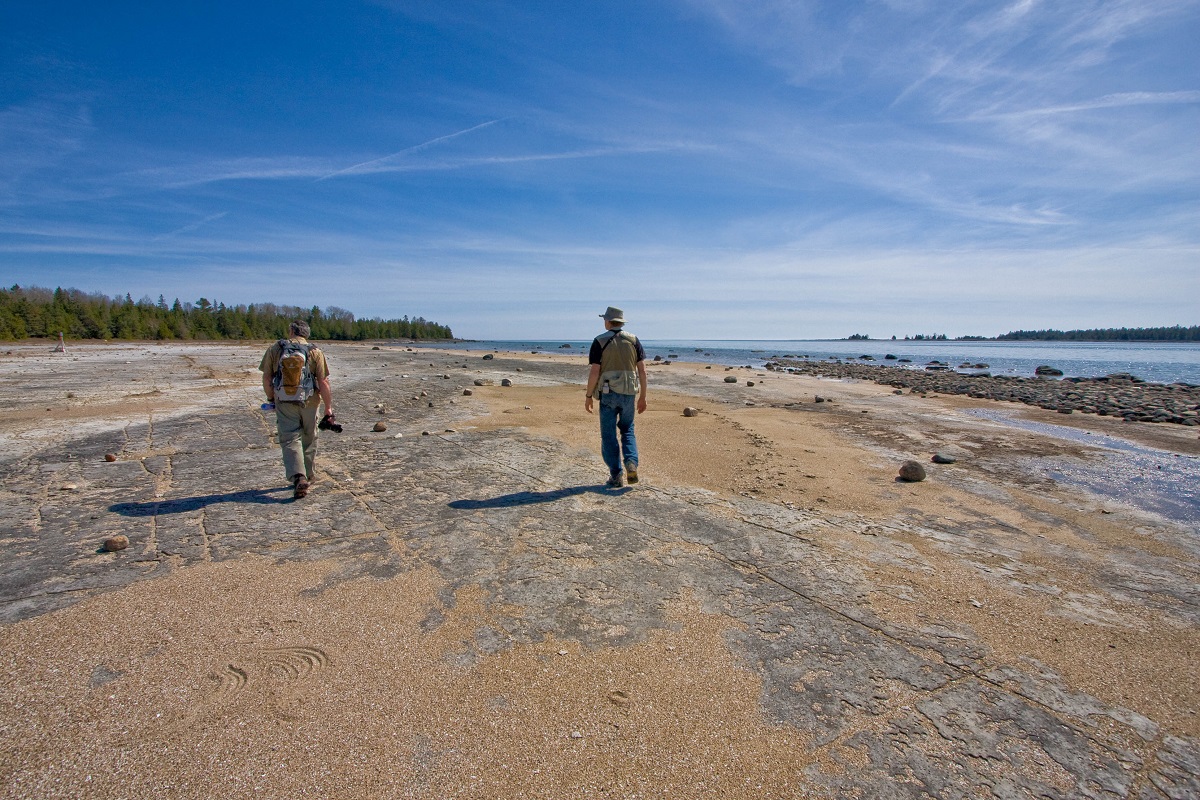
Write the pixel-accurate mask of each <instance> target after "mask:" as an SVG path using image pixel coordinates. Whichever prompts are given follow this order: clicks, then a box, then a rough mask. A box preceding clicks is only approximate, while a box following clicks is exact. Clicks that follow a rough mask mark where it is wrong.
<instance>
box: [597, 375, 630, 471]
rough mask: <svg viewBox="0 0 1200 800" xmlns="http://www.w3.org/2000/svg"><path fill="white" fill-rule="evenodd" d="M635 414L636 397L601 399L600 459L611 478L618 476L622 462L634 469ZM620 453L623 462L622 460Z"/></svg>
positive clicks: (610, 394)
mask: <svg viewBox="0 0 1200 800" xmlns="http://www.w3.org/2000/svg"><path fill="white" fill-rule="evenodd" d="M635 414H637V395H632V394H617V393H616V392H609V393H608V394H601V395H600V455H601V456H602V457H603V458H604V463H605V464H606V465H608V472H609V474H610V475H618V474H619V473H620V472H621V470H622V468H623V465H624V463H625V462H629V463H631V464H633V465H634V467H637V463H638V452H637V439H635V438H634V435H633V418H634V415H635ZM618 432H619V433H620V440H619V441H618V438H617V434H618ZM622 452H624V456H625V457H624V458H622V457H621V456H622Z"/></svg>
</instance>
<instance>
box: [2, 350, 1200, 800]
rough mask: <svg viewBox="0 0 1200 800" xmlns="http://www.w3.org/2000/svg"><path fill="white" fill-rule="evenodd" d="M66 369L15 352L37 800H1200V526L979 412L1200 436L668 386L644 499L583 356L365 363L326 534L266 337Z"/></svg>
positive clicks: (328, 447)
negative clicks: (610, 466)
mask: <svg viewBox="0 0 1200 800" xmlns="http://www.w3.org/2000/svg"><path fill="white" fill-rule="evenodd" d="M51 346H52V345H51V344H48V343H41V342H38V343H32V344H31V343H21V344H12V345H8V346H6V347H0V353H4V354H3V355H0V380H2V385H3V387H4V390H3V391H4V396H5V399H6V405H7V406H8V409H7V411H6V414H5V415H4V417H3V418H0V442H2V444H3V447H2V448H0V460H2V464H3V469H4V475H5V478H4V481H3V486H2V488H0V498H2V499H3V503H0V543H2V545H3V550H2V552H3V554H4V556H5V557H4V559H3V567H2V568H0V569H2V570H3V571H2V572H0V667H2V669H3V672H4V675H5V684H6V691H5V692H3V694H2V695H0V743H2V745H3V746H2V748H0V797H4V798H18V797H20V798H48V797H89V798H121V797H178V798H192V797H195V798H201V797H203V798H210V797H228V798H241V797H278V798H295V797H324V798H329V797H339V798H341V797H345V798H385V797H386V798H393V797H411V798H447V797H464V798H579V797H611V798H629V797H669V798H693V797H695V798H701V797H730V798H742V797H747V798H749V797H756V798H761V797H769V798H780V797H830V798H840V797H896V798H911V797H938V798H943V797H945V798H951V797H955V798H956V797H1085V796H1086V797H1138V798H1154V797H1163V798H1175V797H1195V796H1200V719H1198V716H1197V711H1198V709H1200V680H1198V678H1200V675H1198V672H1200V670H1198V668H1197V664H1198V663H1200V594H1198V592H1197V586H1200V558H1198V556H1200V530H1197V528H1196V526H1195V525H1192V524H1189V523H1186V522H1173V521H1171V520H1168V519H1163V518H1160V517H1157V516H1155V515H1153V514H1150V513H1148V512H1145V511H1141V510H1138V508H1136V507H1135V506H1133V505H1131V504H1129V503H1126V502H1122V501H1121V493H1120V491H1119V490H1118V488H1117V487H1119V486H1120V485H1121V484H1122V482H1123V481H1127V480H1128V478H1129V477H1130V476H1129V475H1127V474H1123V473H1122V472H1121V471H1120V469H1118V468H1116V467H1114V468H1113V469H1112V475H1111V478H1112V481H1113V484H1114V491H1113V492H1112V493H1111V494H1109V495H1107V496H1101V495H1096V494H1092V493H1089V492H1087V491H1085V490H1083V489H1082V488H1079V487H1076V486H1074V485H1072V484H1071V483H1070V482H1067V481H1064V480H1059V479H1056V478H1055V477H1054V474H1055V471H1054V469H1053V468H1048V467H1047V465H1051V467H1052V466H1053V465H1055V464H1062V465H1066V466H1064V469H1068V468H1069V466H1070V465H1071V464H1088V465H1091V467H1092V468H1097V469H1101V470H1103V469H1104V463H1105V461H1104V459H1105V456H1104V454H1103V451H1102V450H1101V449H1100V448H1098V447H1096V446H1092V445H1090V444H1089V443H1087V442H1086V441H1081V440H1079V439H1076V440H1068V439H1063V438H1058V437H1055V436H1050V435H1046V434H1045V433H1042V432H1039V431H1038V430H1035V429H1029V428H1023V427H1021V426H1020V425H1015V424H1005V423H1004V422H1003V421H998V420H996V419H993V418H991V417H988V416H986V415H985V416H981V415H979V414H977V413H975V412H977V411H978V410H980V409H986V410H988V411H989V412H994V411H996V410H997V409H1000V410H1002V411H1003V413H1004V414H1006V415H1011V416H1012V417H1013V418H1014V419H1015V420H1017V421H1028V422H1031V423H1040V424H1045V425H1055V426H1070V427H1072V428H1074V429H1076V430H1078V431H1081V432H1083V433H1084V434H1089V435H1092V436H1094V437H1096V439H1097V440H1100V439H1102V438H1108V437H1112V438H1118V439H1121V440H1122V441H1129V442H1132V443H1136V444H1139V445H1142V446H1145V447H1151V448H1156V449H1158V450H1161V451H1164V453H1165V456H1164V457H1166V458H1174V459H1177V460H1178V462H1179V463H1180V464H1183V465H1184V467H1185V469H1188V470H1192V471H1193V473H1194V472H1196V467H1195V466H1194V465H1195V464H1196V463H1197V459H1198V457H1200V440H1198V439H1197V435H1196V434H1197V431H1196V429H1195V428H1188V427H1183V426H1178V425H1169V426H1164V425H1153V424H1150V423H1142V422H1125V421H1123V420H1121V419H1114V418H1105V417H1096V416H1082V415H1072V416H1070V417H1066V416H1064V415H1061V414H1056V413H1054V412H1052V411H1048V410H1044V409H1039V408H1036V407H1026V406H1018V405H1016V404H1005V403H996V402H993V401H985V400H978V399H972V398H969V397H964V396H953V397H949V396H925V397H922V396H918V395H916V394H912V393H897V392H896V391H894V390H893V388H892V387H889V386H881V385H877V384H874V383H870V382H865V381H851V380H823V379H820V378H817V377H813V376H810V375H789V374H780V373H774V372H767V371H763V370H752V369H726V368H725V367H721V366H712V365H705V364H686V363H673V364H669V365H668V364H652V365H650V366H649V367H648V370H649V377H650V396H649V403H650V407H649V409H648V410H647V412H646V413H645V414H643V415H641V416H640V417H639V418H638V421H637V432H638V442H639V446H640V449H641V461H642V465H641V470H640V472H641V476H642V481H641V483H640V484H639V485H637V486H635V487H627V488H625V489H622V490H619V491H612V490H605V489H604V488H603V481H604V479H605V478H606V477H607V475H606V471H605V469H604V466H603V464H602V463H601V461H600V457H599V436H598V431H597V426H598V423H597V420H596V417H595V416H591V415H588V414H586V413H585V412H584V408H583V399H584V398H583V380H584V378H585V376H586V364H585V361H586V359H585V358H584V357H583V356H582V355H580V354H574V355H569V354H561V353H539V354H534V353H529V354H504V353H500V354H496V355H495V357H494V358H490V359H483V358H481V357H480V354H479V353H469V352H467V353H464V352H462V351H449V350H431V349H424V348H419V349H410V348H405V347H403V346H401V347H394V346H386V345H385V346H381V347H375V346H373V345H371V344H358V343H355V344H330V345H322V347H323V349H325V351H326V352H327V354H328V358H329V362H330V366H331V370H332V373H333V374H332V383H333V391H334V397H335V404H336V408H337V412H338V413H337V415H338V419H339V421H340V422H342V423H343V424H344V425H345V432H343V433H341V434H333V433H323V434H322V436H321V439H320V450H319V454H318V456H317V473H318V474H317V479H316V481H315V483H314V485H313V489H312V492H311V494H310V495H309V496H308V497H307V498H305V499H303V500H300V501H292V499H291V494H290V491H289V490H288V488H287V487H286V486H285V481H284V475H283V469H282V466H281V464H280V458H279V449H278V446H277V445H276V444H275V443H274V442H273V441H272V436H273V430H274V425H273V419H272V418H271V417H269V416H265V415H264V414H263V413H262V412H261V411H260V410H259V407H258V406H259V403H261V402H262V399H263V398H262V396H261V395H262V392H261V386H260V382H259V380H260V379H259V373H258V371H257V369H256V367H257V364H258V361H259V358H260V357H261V355H262V351H263V349H265V347H266V343H259V344H254V345H246V344H241V343H236V344H235V343H214V344H83V345H72V346H69V348H68V353H67V354H65V355H64V354H54V353H51V352H50V350H51ZM727 377H735V378H736V379H737V382H736V383H728V382H726V380H725V379H726V378H727ZM505 380H508V381H511V383H512V385H511V386H503V385H501V383H502V381H505ZM818 396H819V397H821V398H822V402H816V398H817V397H818ZM685 407H693V408H696V409H697V410H698V411H699V413H698V414H697V415H696V416H685V415H684V414H683V409H684V408H685ZM378 422H383V423H385V425H386V430H385V431H382V432H375V431H373V426H375V424H376V423H378ZM939 452H940V453H943V454H949V455H952V456H953V457H954V459H955V461H954V463H950V464H935V463H933V462H932V461H931V457H932V456H933V455H934V454H935V453H939ZM107 455H111V456H113V457H114V458H113V459H112V460H106V458H105V457H106V456H107ZM910 459H911V460H916V461H919V462H921V463H922V464H923V465H924V467H925V468H926V470H927V472H928V478H927V479H926V480H924V481H922V482H919V483H907V482H902V481H899V480H898V479H897V474H898V470H899V467H900V465H901V464H902V463H903V462H904V461H906V460H910ZM116 534H123V535H126V536H128V538H129V540H130V546H129V547H128V549H125V550H121V551H118V552H102V551H100V546H101V543H102V542H103V540H104V539H105V538H106V537H109V536H113V535H116Z"/></svg>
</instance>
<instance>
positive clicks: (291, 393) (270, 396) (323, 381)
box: [258, 320, 341, 500]
mask: <svg viewBox="0 0 1200 800" xmlns="http://www.w3.org/2000/svg"><path fill="white" fill-rule="evenodd" d="M288 332H289V336H288V338H286V339H280V340H279V341H278V342H276V343H275V344H273V345H271V346H270V347H269V348H267V352H266V353H265V354H264V355H263V358H262V363H261V364H259V365H258V368H259V369H260V370H261V371H262V385H263V391H264V392H266V394H267V402H269V403H274V404H275V427H276V429H277V430H278V431H279V447H280V448H281V449H282V450H283V468H284V469H285V470H286V471H287V477H288V480H289V481H291V484H292V496H293V497H294V498H296V499H297V500H299V499H300V498H301V497H304V496H305V495H306V494H308V486H309V482H310V481H311V480H312V479H313V459H314V458H316V455H317V427H318V426H317V409H318V408H319V407H320V406H321V403H324V404H325V417H324V418H323V419H322V420H321V423H320V427H323V428H331V429H332V430H335V431H340V430H341V426H340V425H338V424H337V423H336V422H335V421H334V416H333V395H332V393H331V391H330V388H329V366H328V365H327V364H326V363H325V354H324V353H322V352H321V351H320V350H318V349H317V348H316V347H315V346H314V345H311V344H309V343H308V337H309V335H310V334H311V330H310V329H309V327H308V323H306V322H301V321H300V320H297V321H295V322H293V323H292V324H291V325H290V327H289V329H288Z"/></svg>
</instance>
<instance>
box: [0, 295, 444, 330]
mask: <svg viewBox="0 0 1200 800" xmlns="http://www.w3.org/2000/svg"><path fill="white" fill-rule="evenodd" d="M297 319H299V320H304V321H305V322H307V323H308V325H309V327H310V328H312V338H313V339H322V340H328V339H338V340H348V341H362V340H365V339H452V338H454V334H453V333H451V331H450V328H449V327H447V326H445V325H439V324H437V323H436V322H430V321H429V320H426V319H424V318H422V317H416V318H414V319H409V318H408V317H407V316H405V317H404V318H402V319H381V318H379V317H375V318H373V319H355V317H354V315H353V314H352V313H350V312H349V311H346V310H345V309H342V308H338V307H336V306H330V307H328V308H326V309H325V310H324V311H322V310H321V309H320V308H318V307H317V306H313V307H312V308H308V309H305V308H300V307H298V306H286V305H276V304H274V303H255V304H251V305H237V306H227V305H225V304H224V303H219V302H215V301H212V300H209V299H207V298H204V297H201V298H200V299H199V300H197V301H196V302H195V303H190V302H188V303H181V302H179V299H178V298H176V299H175V302H174V303H171V304H170V305H168V304H167V301H166V299H165V298H164V297H163V296H162V295H161V294H160V295H159V296H158V300H157V301H155V300H153V299H151V298H150V297H143V298H142V299H141V300H136V301H135V300H134V299H133V298H132V297H131V296H130V295H128V294H126V295H125V296H124V297H123V298H110V297H106V296H105V295H102V294H97V293H85V292H81V291H79V290H78V289H61V288H59V289H53V290H51V289H43V288H39V287H24V288H23V287H21V286H13V287H12V288H10V289H0V340H9V341H11V340H15V339H26V338H30V337H53V338H57V337H58V335H59V333H62V334H63V335H64V336H66V337H67V338H69V339H157V340H170V339H184V340H189V339H190V340H213V339H278V338H282V337H284V336H286V335H287V332H288V324H289V323H290V322H291V321H292V320H297Z"/></svg>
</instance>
